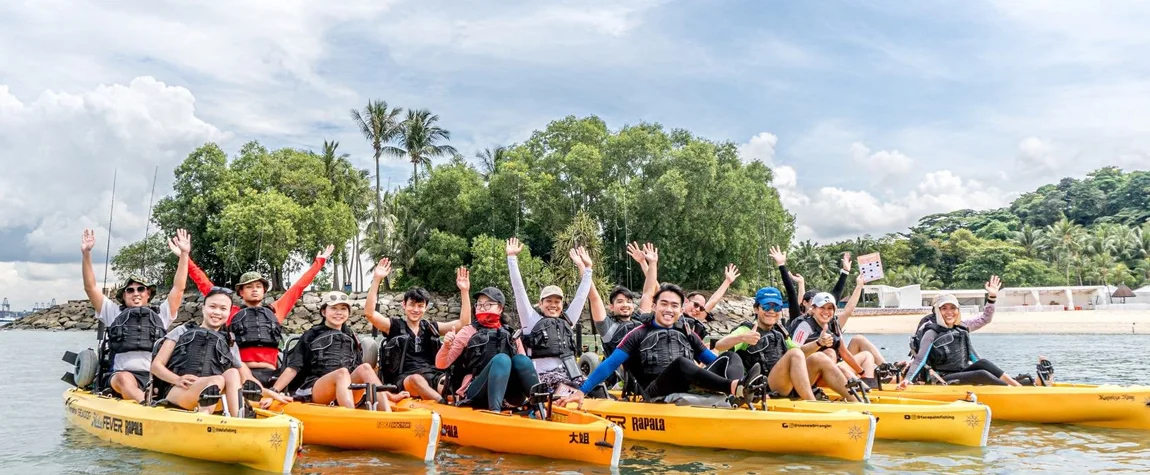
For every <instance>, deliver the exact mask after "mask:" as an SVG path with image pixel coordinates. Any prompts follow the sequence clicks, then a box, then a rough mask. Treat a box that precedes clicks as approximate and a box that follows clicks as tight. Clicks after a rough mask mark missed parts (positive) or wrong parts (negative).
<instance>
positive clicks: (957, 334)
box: [926, 322, 978, 375]
mask: <svg viewBox="0 0 1150 475" xmlns="http://www.w3.org/2000/svg"><path fill="white" fill-rule="evenodd" d="M929 329H930V330H933V331H934V333H935V336H934V342H933V343H931V345H930V354H929V355H927V360H926V362H927V364H929V365H930V367H931V368H932V369H934V370H935V371H936V372H938V374H941V375H945V374H948V373H957V372H959V371H962V370H964V369H966V367H967V366H970V363H972V362H973V361H977V359H978V355H976V354H975V353H974V347H973V346H971V343H970V330H967V329H966V327H965V326H962V325H961V324H960V325H955V326H954V327H953V328H947V327H945V326H942V325H939V324H938V322H931V325H930V327H929Z"/></svg>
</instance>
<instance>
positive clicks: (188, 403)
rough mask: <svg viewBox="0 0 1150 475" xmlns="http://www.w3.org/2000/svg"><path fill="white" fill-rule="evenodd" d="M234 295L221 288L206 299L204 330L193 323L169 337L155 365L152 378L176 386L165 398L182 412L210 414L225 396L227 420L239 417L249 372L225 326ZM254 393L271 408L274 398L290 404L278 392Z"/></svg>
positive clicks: (216, 289)
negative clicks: (193, 411) (260, 395)
mask: <svg viewBox="0 0 1150 475" xmlns="http://www.w3.org/2000/svg"><path fill="white" fill-rule="evenodd" d="M231 296H232V291H231V290H230V289H226V288H221V287H216V288H214V289H212V290H210V291H209V292H208V294H207V295H206V296H204V307H203V318H202V319H201V321H200V324H199V325H196V324H195V322H188V324H187V325H180V326H179V327H176V328H175V329H174V330H172V331H171V332H169V333H168V335H167V336H166V337H164V343H163V345H161V346H160V351H159V353H157V354H156V357H155V358H154V359H153V360H152V375H154V376H155V377H156V379H158V380H160V381H164V382H166V383H168V384H169V385H171V388H170V389H169V390H168V391H167V393H166V395H165V399H167V400H168V402H170V403H172V404H175V405H177V406H179V407H182V408H184V409H187V410H189V411H191V410H200V411H203V412H208V413H211V412H213V408H214V407H215V406H216V403H217V402H218V399H219V397H220V395H221V394H222V395H223V396H224V397H225V400H226V403H227V405H226V406H225V407H227V408H228V411H227V412H228V415H230V416H233V417H239V416H240V415H241V411H240V404H241V403H240V390H241V389H242V388H243V387H244V381H245V380H248V379H250V373H249V372H248V369H247V367H246V366H244V365H243V362H241V361H240V350H239V348H238V347H237V346H236V344H235V342H234V341H233V340H232V337H231V335H230V334H228V333H226V330H225V329H224V325H225V324H226V323H227V320H228V313H229V310H230V309H231V306H232V297H231ZM247 384H249V385H254V387H250V388H249V389H252V390H256V389H257V388H258V390H259V391H260V393H261V394H262V395H264V396H267V397H268V398H270V399H265V400H264V401H263V402H262V404H261V406H262V407H264V408H267V407H268V405H269V404H270V403H271V399H275V400H277V401H280V402H284V403H286V402H290V401H291V399H289V398H286V397H284V396H282V395H280V394H279V393H275V392H272V391H269V390H267V389H264V388H262V387H260V386H259V385H258V384H257V383H256V382H255V381H248V383H247Z"/></svg>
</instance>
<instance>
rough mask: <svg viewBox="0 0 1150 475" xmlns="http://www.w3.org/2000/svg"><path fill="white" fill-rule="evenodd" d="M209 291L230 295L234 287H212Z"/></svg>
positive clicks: (210, 292)
mask: <svg viewBox="0 0 1150 475" xmlns="http://www.w3.org/2000/svg"><path fill="white" fill-rule="evenodd" d="M208 293H209V294H228V295H231V294H232V293H233V292H232V289H229V288H227V287H212V288H211V289H209V290H208Z"/></svg>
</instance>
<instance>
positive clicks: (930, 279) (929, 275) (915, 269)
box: [901, 264, 942, 290]
mask: <svg viewBox="0 0 1150 475" xmlns="http://www.w3.org/2000/svg"><path fill="white" fill-rule="evenodd" d="M901 274H902V278H903V279H906V282H907V283H908V284H919V285H921V286H922V288H924V289H928V290H929V289H937V288H940V287H942V282H939V281H938V279H937V278H935V276H934V269H931V268H929V267H927V266H924V265H921V264H920V265H916V266H910V267H907V268H906V269H903V271H902V273H901Z"/></svg>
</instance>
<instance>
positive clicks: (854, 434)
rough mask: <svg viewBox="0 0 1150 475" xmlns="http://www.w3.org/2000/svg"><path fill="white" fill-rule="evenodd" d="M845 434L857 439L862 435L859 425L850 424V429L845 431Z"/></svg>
mask: <svg viewBox="0 0 1150 475" xmlns="http://www.w3.org/2000/svg"><path fill="white" fill-rule="evenodd" d="M847 435H849V436H850V438H851V440H859V439H861V438H862V436H863V431H862V429H861V428H859V426H851V429H850V430H849V431H847Z"/></svg>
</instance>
